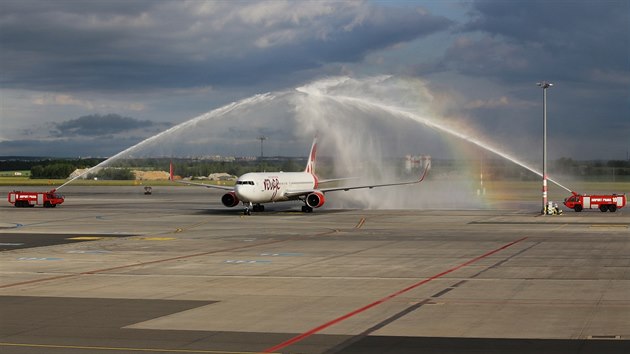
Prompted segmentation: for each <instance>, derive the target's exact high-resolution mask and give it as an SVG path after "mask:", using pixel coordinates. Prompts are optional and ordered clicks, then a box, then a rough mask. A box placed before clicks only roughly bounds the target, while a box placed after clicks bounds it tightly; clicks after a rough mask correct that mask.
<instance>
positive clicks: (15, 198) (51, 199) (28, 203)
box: [7, 189, 64, 208]
mask: <svg viewBox="0 0 630 354" xmlns="http://www.w3.org/2000/svg"><path fill="white" fill-rule="evenodd" d="M56 192H57V189H52V190H51V191H49V192H22V191H13V192H9V195H8V196H7V200H8V201H9V203H11V204H13V205H14V206H15V207H17V208H29V207H34V206H35V205H41V206H43V207H44V208H54V207H56V206H57V205H59V204H61V203H63V201H64V198H63V196H62V195H60V194H57V193H56Z"/></svg>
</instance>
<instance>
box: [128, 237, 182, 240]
mask: <svg viewBox="0 0 630 354" xmlns="http://www.w3.org/2000/svg"><path fill="white" fill-rule="evenodd" d="M136 240H142V241H172V240H177V239H176V238H175V237H137V238H136Z"/></svg>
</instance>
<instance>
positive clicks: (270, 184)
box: [234, 172, 317, 203]
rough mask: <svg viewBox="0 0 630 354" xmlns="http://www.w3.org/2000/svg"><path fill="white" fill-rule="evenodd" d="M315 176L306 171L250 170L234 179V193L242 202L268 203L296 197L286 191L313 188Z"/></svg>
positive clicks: (314, 186)
mask: <svg viewBox="0 0 630 354" xmlns="http://www.w3.org/2000/svg"><path fill="white" fill-rule="evenodd" d="M315 188H317V180H316V178H315V177H314V176H313V175H312V174H310V173H306V172H271V173H266V172H252V173H246V174H244V175H242V176H240V177H239V178H238V179H237V180H236V185H235V186H234V193H236V196H237V197H238V199H239V200H241V201H242V202H249V203H269V202H282V201H287V200H292V199H298V197H296V196H293V197H291V196H286V195H285V193H287V192H295V191H302V190H313V189H315Z"/></svg>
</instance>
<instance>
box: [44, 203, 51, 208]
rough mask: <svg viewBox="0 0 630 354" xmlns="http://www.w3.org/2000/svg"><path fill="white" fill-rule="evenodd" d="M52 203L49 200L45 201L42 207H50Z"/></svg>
mask: <svg viewBox="0 0 630 354" xmlns="http://www.w3.org/2000/svg"><path fill="white" fill-rule="evenodd" d="M51 207H52V204H50V202H45V203H44V208H51Z"/></svg>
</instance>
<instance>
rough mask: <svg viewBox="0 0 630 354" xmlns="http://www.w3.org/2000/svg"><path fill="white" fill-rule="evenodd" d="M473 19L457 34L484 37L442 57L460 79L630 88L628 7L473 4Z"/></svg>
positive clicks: (618, 2)
mask: <svg viewBox="0 0 630 354" xmlns="http://www.w3.org/2000/svg"><path fill="white" fill-rule="evenodd" d="M471 14H472V16H473V19H472V20H471V21H470V22H468V23H467V24H465V25H464V26H462V28H461V32H462V33H463V34H464V35H466V34H467V33H473V32H481V33H482V34H483V35H484V36H483V37H482V38H480V39H479V38H477V36H470V37H468V38H470V39H463V40H460V41H456V42H455V43H454V45H453V46H451V48H450V49H449V51H448V52H447V53H446V55H445V61H446V62H447V63H448V64H447V65H450V67H452V68H454V69H456V70H458V71H460V72H462V73H465V74H470V75H483V76H491V77H493V78H500V79H502V80H510V81H513V80H514V79H518V78H523V77H532V76H535V75H537V76H539V77H547V78H550V77H554V78H556V79H559V80H565V81H568V80H571V81H578V82H590V83H606V84H608V85H614V86H616V87H620V86H624V85H625V87H627V85H628V83H630V67H629V66H628V63H629V61H628V59H629V58H628V50H629V47H628V46H629V45H630V2H628V1H623V0H608V1H603V2H598V3H594V2H588V1H542V0H534V1H526V2H519V3H518V6H516V5H515V4H514V3H513V2H507V1H500V0H492V1H475V2H473V3H472V9H471ZM606 73H607V74H606ZM620 76H621V77H622V78H621V79H620Z"/></svg>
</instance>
